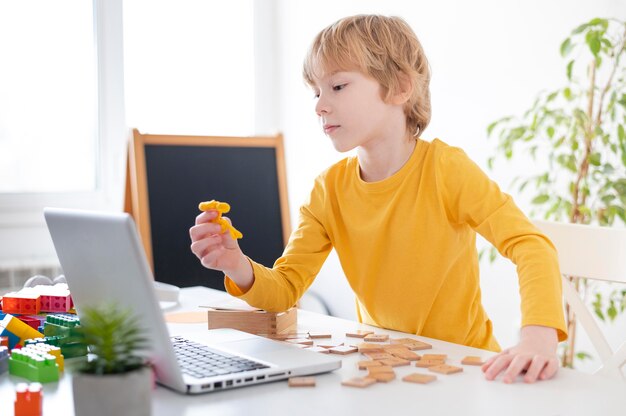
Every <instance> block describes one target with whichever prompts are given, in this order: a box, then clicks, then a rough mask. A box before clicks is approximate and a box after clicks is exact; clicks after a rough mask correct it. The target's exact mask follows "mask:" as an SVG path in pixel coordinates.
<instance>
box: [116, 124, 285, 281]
mask: <svg viewBox="0 0 626 416" xmlns="http://www.w3.org/2000/svg"><path fill="white" fill-rule="evenodd" d="M145 145H165V146H168V145H169V146H171V145H176V146H213V147H217V146H226V147H270V148H274V149H276V174H277V177H278V193H279V199H280V201H279V202H280V211H281V223H282V229H283V245H287V241H288V240H289V236H290V235H291V220H290V215H289V200H288V198H287V175H286V169H285V151H284V146H283V136H282V134H280V133H279V134H277V135H275V136H248V137H234V136H230V137H229V136H176V135H162V134H142V133H140V132H139V130H137V129H133V130H132V135H131V137H130V141H129V148H128V158H127V164H126V193H125V201H124V210H125V211H126V212H128V213H129V214H131V215H132V216H133V218H134V220H135V223H136V224H137V229H138V231H139V234H140V236H141V241H142V243H143V246H144V250H145V251H146V257H147V258H148V262H149V264H150V266H151V267H152V268H153V269H154V261H153V256H152V236H151V228H150V209H149V206H148V205H149V199H148V178H147V172H146V154H145ZM198 202H200V201H198Z"/></svg>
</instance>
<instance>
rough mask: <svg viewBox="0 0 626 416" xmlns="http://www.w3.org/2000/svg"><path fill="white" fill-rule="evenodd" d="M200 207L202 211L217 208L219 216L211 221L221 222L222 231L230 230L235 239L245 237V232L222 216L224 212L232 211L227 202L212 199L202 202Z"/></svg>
mask: <svg viewBox="0 0 626 416" xmlns="http://www.w3.org/2000/svg"><path fill="white" fill-rule="evenodd" d="M198 208H199V209H200V211H208V210H211V209H214V210H216V211H217V218H215V219H214V220H212V221H211V222H214V223H217V224H219V225H220V226H221V227H222V233H223V232H225V231H226V230H228V232H229V233H230V236H231V237H232V238H233V240H237V239H239V238H242V237H243V234H241V232H240V231H239V230H237V229H236V228H235V227H233V226H232V225H231V224H230V223H229V222H228V221H226V220H225V219H224V218H222V214H225V213H227V212H229V211H230V205H228V204H227V203H226V202H220V201H216V200H214V199H212V200H210V201H205V202H200V204H199V205H198Z"/></svg>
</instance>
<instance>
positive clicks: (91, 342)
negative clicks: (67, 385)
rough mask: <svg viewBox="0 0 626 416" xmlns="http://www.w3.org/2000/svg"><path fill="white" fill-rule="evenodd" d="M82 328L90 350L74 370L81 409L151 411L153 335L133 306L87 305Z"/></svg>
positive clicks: (92, 415) (93, 415)
mask: <svg viewBox="0 0 626 416" xmlns="http://www.w3.org/2000/svg"><path fill="white" fill-rule="evenodd" d="M77 331H78V332H79V333H80V334H81V335H82V336H84V342H85V344H86V345H87V347H88V348H89V355H88V358H87V360H86V361H84V362H82V363H81V364H79V365H78V367H77V368H76V370H75V371H74V372H73V375H72V377H73V378H72V386H73V392H74V411H75V413H76V415H77V416H82V415H88V416H99V415H103V416H104V415H122V414H128V415H150V413H151V400H150V396H151V390H152V386H153V378H152V369H151V367H150V366H149V363H148V361H147V359H146V358H145V357H144V356H143V355H142V353H143V352H145V351H146V347H147V339H146V338H145V337H144V334H143V330H142V328H141V326H140V324H139V322H138V321H137V320H136V318H135V317H134V316H133V315H132V313H131V311H130V310H129V309H120V308H118V307H117V306H116V305H115V304H103V305H100V306H97V307H93V308H88V309H85V310H81V325H80V327H78V329H77Z"/></svg>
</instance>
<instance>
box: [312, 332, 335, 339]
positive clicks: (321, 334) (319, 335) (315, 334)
mask: <svg viewBox="0 0 626 416" xmlns="http://www.w3.org/2000/svg"><path fill="white" fill-rule="evenodd" d="M332 337H333V336H332V334H327V333H324V332H309V338H310V339H321V338H332Z"/></svg>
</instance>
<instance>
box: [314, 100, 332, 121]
mask: <svg viewBox="0 0 626 416" xmlns="http://www.w3.org/2000/svg"><path fill="white" fill-rule="evenodd" d="M329 111H330V108H329V106H328V102H327V100H326V99H325V98H324V97H323V96H321V95H320V96H319V98H318V99H317V103H316V104H315V113H316V114H317V115H318V116H322V115H323V114H328V112H329Z"/></svg>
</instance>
